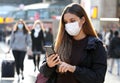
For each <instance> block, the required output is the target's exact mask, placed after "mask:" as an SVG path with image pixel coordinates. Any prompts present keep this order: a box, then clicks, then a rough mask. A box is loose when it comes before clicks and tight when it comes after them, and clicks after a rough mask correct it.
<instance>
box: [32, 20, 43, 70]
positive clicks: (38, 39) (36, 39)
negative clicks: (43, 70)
mask: <svg viewBox="0 0 120 83" xmlns="http://www.w3.org/2000/svg"><path fill="white" fill-rule="evenodd" d="M43 30H44V28H43V24H42V22H41V21H40V20H37V21H35V23H34V25H33V30H32V31H31V38H32V51H33V62H34V65H35V69H34V71H36V66H37V68H38V69H39V62H40V54H41V53H42V52H43V45H44V36H43Z"/></svg>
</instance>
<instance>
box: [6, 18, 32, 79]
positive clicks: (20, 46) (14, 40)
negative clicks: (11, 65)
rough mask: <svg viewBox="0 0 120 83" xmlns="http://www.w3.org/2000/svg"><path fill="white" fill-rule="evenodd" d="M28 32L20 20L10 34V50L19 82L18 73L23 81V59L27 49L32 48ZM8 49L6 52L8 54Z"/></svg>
mask: <svg viewBox="0 0 120 83" xmlns="http://www.w3.org/2000/svg"><path fill="white" fill-rule="evenodd" d="M29 32H30V31H29V29H28V28H27V26H26V23H25V22H24V21H23V20H22V19H20V20H19V21H18V22H17V23H16V24H15V26H14V28H13V31H12V34H11V39H10V49H12V53H13V56H14V59H15V65H16V71H17V75H18V81H19V80H20V73H21V76H22V80H23V79H24V74H23V71H24V59H25V55H26V51H27V48H28V49H29V50H31V47H32V41H31V36H30V34H29ZM10 49H9V51H8V52H10Z"/></svg>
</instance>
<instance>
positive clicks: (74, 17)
mask: <svg viewBox="0 0 120 83" xmlns="http://www.w3.org/2000/svg"><path fill="white" fill-rule="evenodd" d="M63 18H64V20H70V19H79V17H78V16H76V15H75V14H71V13H66V14H64V16H63Z"/></svg>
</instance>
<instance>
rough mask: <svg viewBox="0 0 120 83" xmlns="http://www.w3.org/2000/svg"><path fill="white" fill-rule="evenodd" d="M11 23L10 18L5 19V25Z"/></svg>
mask: <svg viewBox="0 0 120 83" xmlns="http://www.w3.org/2000/svg"><path fill="white" fill-rule="evenodd" d="M13 21H14V19H13V18H10V17H7V18H5V23H11V22H13Z"/></svg>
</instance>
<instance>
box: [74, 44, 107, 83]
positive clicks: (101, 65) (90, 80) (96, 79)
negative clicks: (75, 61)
mask: <svg viewBox="0 0 120 83" xmlns="http://www.w3.org/2000/svg"><path fill="white" fill-rule="evenodd" d="M94 53H95V54H94V55H92V67H90V68H87V67H80V66H77V67H76V70H75V72H74V76H75V77H76V79H77V80H78V81H79V82H80V83H103V82H104V78H105V73H106V69H107V61H106V60H107V59H106V56H107V55H106V51H105V48H104V47H103V45H102V43H99V44H98V47H97V48H96V49H95V52H94ZM88 56H89V55H88Z"/></svg>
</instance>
